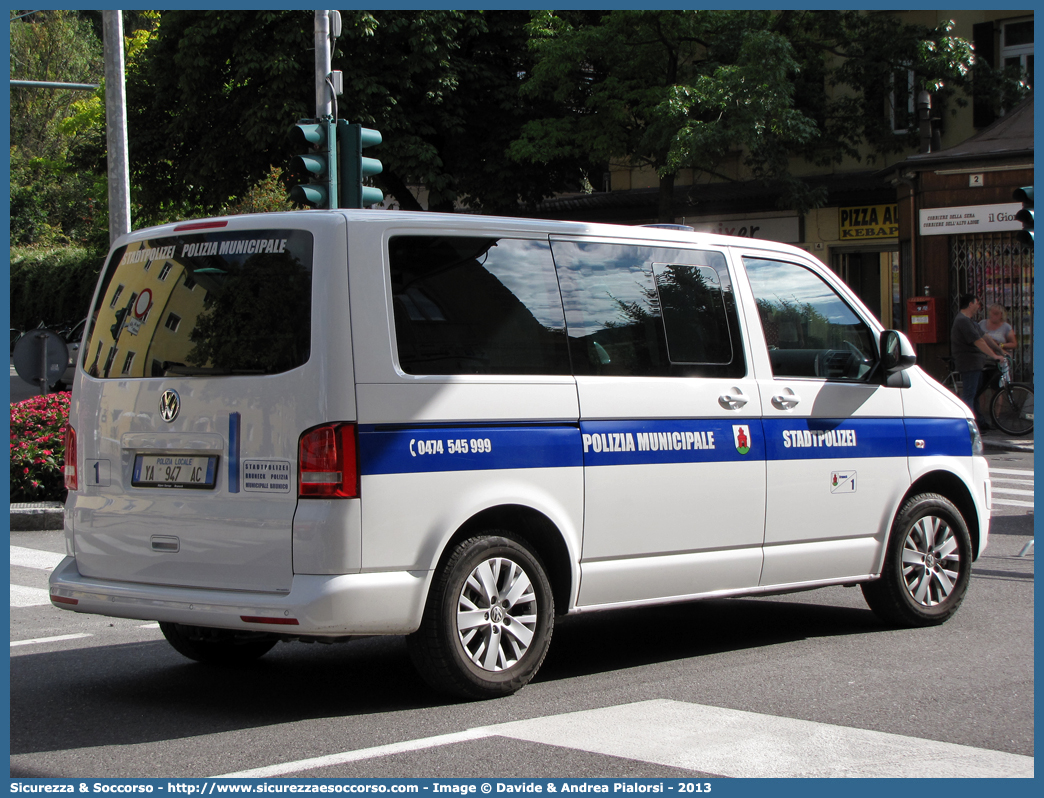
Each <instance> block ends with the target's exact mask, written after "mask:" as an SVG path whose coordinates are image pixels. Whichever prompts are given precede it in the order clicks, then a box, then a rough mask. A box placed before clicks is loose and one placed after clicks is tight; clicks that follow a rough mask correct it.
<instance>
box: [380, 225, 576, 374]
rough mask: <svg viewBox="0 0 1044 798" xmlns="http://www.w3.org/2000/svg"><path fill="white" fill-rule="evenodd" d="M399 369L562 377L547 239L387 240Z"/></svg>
mask: <svg viewBox="0 0 1044 798" xmlns="http://www.w3.org/2000/svg"><path fill="white" fill-rule="evenodd" d="M388 249H389V261H390V267H391V285H392V297H393V300H392V301H393V305H394V309H395V341H396V346H397V349H398V355H399V367H400V368H401V369H402V370H403V371H404V372H406V373H407V374H562V375H566V374H569V373H570V371H569V353H568V350H567V346H566V336H565V316H564V314H563V311H562V298H561V294H560V293H559V290H558V279H557V277H556V276H555V267H554V262H553V261H552V259H551V249H550V247H549V245H548V243H547V242H546V241H527V240H516V239H508V238H499V239H498V238H468V237H463V236H420V235H418V236H394V237H393V238H392V239H391V240H390V242H389V245H388Z"/></svg>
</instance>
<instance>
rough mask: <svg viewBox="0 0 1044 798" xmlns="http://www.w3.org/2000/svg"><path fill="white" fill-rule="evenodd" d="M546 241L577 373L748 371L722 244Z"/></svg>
mask: <svg viewBox="0 0 1044 798" xmlns="http://www.w3.org/2000/svg"><path fill="white" fill-rule="evenodd" d="M552 247H553V250H554V254H555V264H556V265H557V266H558V270H559V277H560V279H561V282H562V296H563V301H564V304H565V308H566V321H567V324H568V329H569V344H570V348H571V349H570V351H571V353H572V357H573V368H574V370H575V373H576V374H578V375H608V376H645V377H690V376H706V377H738V376H743V375H744V374H745V373H746V364H745V362H744V358H743V347H742V345H741V343H740V342H741V338H740V333H739V321H738V317H737V314H736V303H735V298H734V296H733V292H732V282H731V280H730V278H729V272H728V268H727V266H726V263H725V256H724V255H722V254H721V253H720V252H708V251H702V250H686V249H667V248H658V247H644V246H634V245H626V244H611V243H581V242H571V241H555V242H553V244H552Z"/></svg>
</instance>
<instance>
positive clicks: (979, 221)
mask: <svg viewBox="0 0 1044 798" xmlns="http://www.w3.org/2000/svg"><path fill="white" fill-rule="evenodd" d="M1021 210H1022V205H1021V204H1019V203H1018V202H1008V203H1005V204H1003V205H962V206H960V207H957V208H922V209H921V235H923V236H949V235H961V234H963V233H997V232H1003V231H1006V230H1021V229H1022V222H1020V221H1019V220H1018V219H1016V218H1015V214H1017V213H1018V212H1019V211H1021Z"/></svg>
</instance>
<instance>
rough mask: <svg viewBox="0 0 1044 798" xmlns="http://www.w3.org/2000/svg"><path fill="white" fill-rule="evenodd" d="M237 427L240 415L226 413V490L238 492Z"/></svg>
mask: <svg viewBox="0 0 1044 798" xmlns="http://www.w3.org/2000/svg"><path fill="white" fill-rule="evenodd" d="M239 427H240V415H239V413H236V412H232V413H229V414H228V492H229V493H239Z"/></svg>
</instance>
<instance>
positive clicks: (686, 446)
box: [580, 418, 765, 466]
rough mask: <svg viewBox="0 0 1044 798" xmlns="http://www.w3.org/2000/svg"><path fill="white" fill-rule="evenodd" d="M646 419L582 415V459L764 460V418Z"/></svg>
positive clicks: (618, 461) (619, 461)
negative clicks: (595, 418)
mask: <svg viewBox="0 0 1044 798" xmlns="http://www.w3.org/2000/svg"><path fill="white" fill-rule="evenodd" d="M740 421H741V423H734V422H733V420H732V419H684V420H677V419H647V420H644V419H643V420H642V421H584V422H581V424H580V432H581V433H582V434H581V440H582V442H583V446H584V463H585V464H586V465H589V466H603V465H604V466H612V465H642V464H652V463H722V462H730V461H736V460H764V459H765V436H764V434H763V433H762V428H761V419H758V418H755V419H742V420H740Z"/></svg>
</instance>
